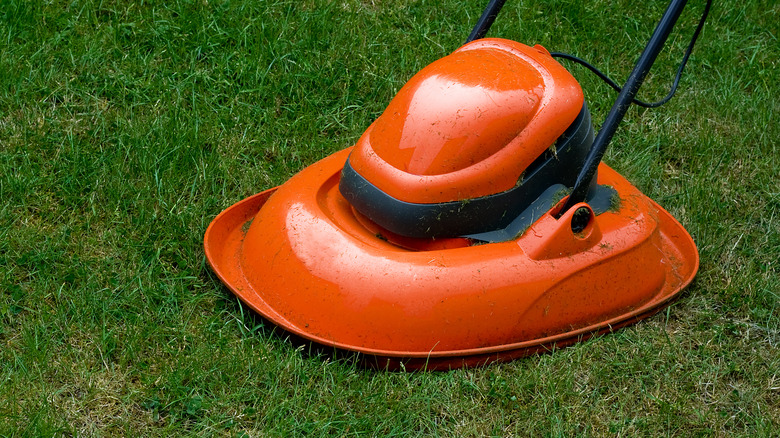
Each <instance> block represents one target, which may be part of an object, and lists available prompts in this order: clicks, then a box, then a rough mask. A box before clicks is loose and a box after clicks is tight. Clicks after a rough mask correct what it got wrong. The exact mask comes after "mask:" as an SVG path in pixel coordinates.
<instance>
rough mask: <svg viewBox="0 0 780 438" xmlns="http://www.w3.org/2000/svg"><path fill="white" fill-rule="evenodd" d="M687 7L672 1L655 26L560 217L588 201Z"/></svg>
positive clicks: (490, 12)
mask: <svg viewBox="0 0 780 438" xmlns="http://www.w3.org/2000/svg"><path fill="white" fill-rule="evenodd" d="M505 1H506V0H490V2H489V3H488V5H487V7H486V8H485V10H484V12H482V16H481V17H480V18H479V21H477V24H476V26H474V29H473V30H472V31H471V34H470V35H469V37H468V39H467V40H466V42H467V43H468V42H471V41H474V40H475V39H479V38H482V37H484V36H485V34H486V33H487V31H488V30H489V29H490V26H492V25H493V22H494V21H495V20H496V16H497V15H498V13H499V11H501V8H502V7H503V6H504V2H505ZM687 3H688V0H671V2H670V3H669V6H668V7H667V8H666V12H664V15H663V17H661V21H660V22H659V23H658V25H657V26H656V28H655V31H653V35H652V36H651V37H650V41H649V42H648V43H647V46H645V49H644V50H643V51H642V55H641V56H640V57H639V60H638V61H637V63H636V65H635V66H634V70H633V71H632V72H631V74H630V75H629V76H628V80H626V83H625V85H623V88H622V90H621V91H620V94H619V95H618V97H617V99H616V100H615V103H614V104H613V105H612V109H611V110H610V111H609V114H608V115H607V118H606V119H605V120H604V123H603V124H602V125H601V129H599V132H598V134H596V139H595V140H594V141H593V145H592V146H591V148H590V151H589V152H588V155H587V157H585V161H584V162H583V165H582V168H581V169H580V172H579V174H578V175H577V180H576V181H575V183H574V187H573V188H572V192H571V194H570V195H569V197H568V198H567V199H566V202H565V203H564V205H563V208H562V209H561V210H560V212H559V217H560V215H563V214H564V213H565V212H566V211H567V210H568V209H569V208H571V207H572V206H574V205H575V204H578V203H580V202H583V201H584V200H585V198H586V197H587V195H588V190H589V188H590V185H591V182H592V180H593V178H594V177H595V176H596V172H597V170H598V167H599V163H601V159H602V158H603V157H604V153H605V152H606V150H607V146H608V145H609V142H610V141H611V140H612V137H613V136H614V135H615V132H616V131H617V128H618V125H619V124H620V122H621V121H622V120H623V117H624V116H625V115H626V111H628V107H629V106H631V102H632V101H633V100H634V97H636V94H637V92H638V91H639V87H640V86H642V82H644V80H645V77H646V76H647V74H648V73H649V72H650V68H651V67H652V66H653V63H655V59H656V58H657V57H658V54H659V53H660V52H661V49H663V46H664V44H665V43H666V40H667V39H668V38H669V34H670V33H671V32H672V29H673V28H674V25H675V24H676V23H677V20H678V19H679V18H680V14H681V13H682V10H683V8H685V5H686V4H687Z"/></svg>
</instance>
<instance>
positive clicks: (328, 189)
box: [205, 149, 699, 369]
mask: <svg viewBox="0 0 780 438" xmlns="http://www.w3.org/2000/svg"><path fill="white" fill-rule="evenodd" d="M349 152H350V149H347V150H344V151H341V152H339V153H336V154H334V155H332V156H330V157H328V158H326V159H324V160H322V161H320V162H318V163H316V164H314V165H312V166H310V167H309V168H307V169H305V170H303V171H302V172H301V173H299V174H298V175H296V176H295V177H293V178H292V179H291V180H290V181H288V182H287V183H285V184H284V185H283V186H281V187H279V188H277V189H271V190H268V191H265V192H262V193H259V194H257V195H255V196H253V197H250V198H247V199H245V200H243V201H241V202H239V203H237V204H235V205H234V206H232V207H230V208H229V209H227V210H226V211H224V212H223V213H222V214H220V215H219V216H218V217H217V218H216V219H215V220H214V221H213V222H212V224H211V225H210V226H209V228H208V230H207V232H206V236H205V249H206V256H207V258H208V260H209V263H210V264H211V266H212V268H213V269H214V271H215V272H216V273H217V274H218V275H219V277H220V278H221V279H222V281H223V282H224V283H225V284H226V285H227V286H228V287H229V288H230V289H231V290H232V291H233V292H234V293H235V294H236V295H237V296H238V297H239V298H241V300H242V301H244V302H245V303H246V304H247V305H249V306H250V307H252V308H253V309H254V310H256V311H257V312H258V313H260V314H261V315H263V316H264V317H266V318H268V319H269V320H271V321H272V322H274V323H275V324H277V325H279V326H280V327H282V328H284V329H285V330H288V331H290V332H292V333H295V334H297V335H300V336H302V337H304V338H306V339H309V340H312V341H315V342H318V343H321V344H324V345H329V346H334V347H338V348H341V349H345V350H349V351H357V352H362V353H364V354H365V355H366V356H365V357H366V358H367V361H368V362H371V363H372V364H373V365H376V366H380V367H384V366H390V367H397V366H399V364H400V363H401V362H403V363H404V364H405V366H406V368H407V369H410V368H416V367H426V368H428V369H435V368H443V369H446V368H450V367H460V366H473V365H479V364H483V363H486V362H491V361H497V360H498V361H502V360H510V359H513V358H516V357H519V356H522V355H527V354H530V353H534V352H538V351H543V350H545V349H548V348H551V347H552V346H553V345H555V346H558V347H560V346H564V345H567V344H570V343H573V342H576V341H578V340H581V339H583V338H585V337H588V336H590V335H592V334H594V333H599V332H605V331H610V330H613V329H615V328H617V327H620V326H623V325H626V324H631V323H634V322H636V321H637V320H639V319H641V318H643V317H646V316H648V315H650V314H652V313H654V312H656V311H658V310H659V309H660V308H662V307H663V306H664V305H666V304H668V303H669V301H670V300H671V299H672V298H673V297H675V296H676V295H677V294H678V293H680V291H681V290H682V289H683V288H684V287H685V286H687V285H688V284H689V283H690V281H691V280H692V279H693V277H694V275H695V273H696V271H697V269H698V260H699V258H698V253H697V251H696V247H695V245H694V243H693V240H692V239H691V237H690V236H689V235H688V233H687V232H686V231H685V229H683V227H682V226H681V225H680V224H679V223H677V221H675V220H674V218H672V217H671V215H669V214H668V213H667V212H666V211H664V210H663V209H662V208H661V207H659V206H658V205H657V204H655V203H654V202H653V201H652V200H650V199H649V198H647V197H646V196H644V195H643V194H642V193H640V192H639V191H638V190H637V189H636V188H635V187H633V186H632V185H631V184H630V183H628V182H627V181H626V180H625V179H624V178H622V177H621V176H620V175H619V174H617V173H616V172H615V171H613V170H612V169H610V168H609V167H607V166H606V165H603V164H602V165H601V167H600V168H599V183H600V184H608V185H610V186H612V187H614V188H615V189H616V190H617V191H618V193H619V196H620V198H621V201H620V203H619V204H620V205H619V208H618V209H617V210H616V211H612V212H606V213H603V214H601V215H599V216H597V217H595V218H592V220H591V221H590V223H589V224H588V226H587V227H586V228H585V230H584V231H582V232H581V233H573V232H572V231H571V225H570V221H571V215H572V214H573V212H574V210H575V209H571V210H570V211H569V212H567V213H566V214H564V215H563V216H562V217H561V218H560V219H555V218H554V217H553V216H552V215H550V214H549V213H548V214H547V215H545V216H543V217H542V218H541V219H539V220H538V221H537V222H536V223H535V224H533V225H532V226H531V228H530V229H528V230H527V231H526V232H525V233H523V234H522V235H521V236H520V237H518V238H517V239H515V240H512V241H508V242H502V243H492V244H481V245H474V246H468V242H467V241H465V240H463V239H452V240H450V241H446V240H445V241H442V240H440V241H437V242H436V244H434V245H428V246H426V245H418V244H416V243H414V242H395V243H393V239H392V238H388V237H386V236H383V235H381V233H378V232H377V229H376V227H375V226H374V227H372V226H370V224H368V225H367V223H366V219H365V218H361V217H359V216H357V215H356V213H355V212H354V211H353V209H352V207H351V206H350V205H349V204H348V203H347V202H346V201H345V200H344V199H343V197H342V196H341V194H340V193H339V191H338V187H337V186H338V178H339V173H340V170H341V168H342V166H343V164H344V162H345V160H346V158H347V155H348V154H349ZM580 206H585V207H587V206H586V205H585V204H581V205H580ZM412 248H414V249H412Z"/></svg>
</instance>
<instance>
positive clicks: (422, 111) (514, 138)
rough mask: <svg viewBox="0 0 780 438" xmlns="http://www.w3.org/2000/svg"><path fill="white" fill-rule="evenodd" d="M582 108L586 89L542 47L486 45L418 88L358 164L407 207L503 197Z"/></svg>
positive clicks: (399, 99)
mask: <svg viewBox="0 0 780 438" xmlns="http://www.w3.org/2000/svg"><path fill="white" fill-rule="evenodd" d="M475 66H477V67H476V68H475ZM582 104H583V94H582V90H581V89H580V86H579V84H578V83H577V81H576V80H575V79H574V77H572V76H571V74H570V73H569V72H568V71H566V70H565V69H564V68H563V67H562V66H561V65H560V64H558V63H557V62H556V61H555V60H554V59H553V58H552V57H551V56H550V55H549V53H548V52H547V51H546V50H545V49H544V48H542V47H541V46H536V47H529V46H526V45H523V44H520V43H516V42H514V41H509V40H502V39H481V40H477V41H474V42H472V43H469V44H466V45H465V46H463V47H461V48H460V49H458V50H456V51H455V52H454V53H452V54H451V55H449V56H446V57H444V58H442V59H439V60H437V61H435V62H433V63H432V64H430V65H429V66H427V67H425V68H424V69H423V70H421V71H420V72H419V73H417V74H416V75H415V76H414V77H413V78H412V79H411V80H409V82H407V83H406V85H404V87H403V88H401V90H400V91H399V92H398V94H397V95H396V97H395V98H394V99H393V100H392V101H391V102H390V105H389V106H388V107H387V109H386V110H385V112H384V113H383V114H382V115H381V116H380V117H379V118H378V119H377V120H376V121H375V122H374V123H373V124H372V125H371V127H369V128H368V130H366V132H365V133H364V134H363V136H362V137H361V138H360V140H359V141H358V142H357V144H356V146H355V151H354V153H353V154H352V157H351V158H350V163H351V165H352V167H353V168H354V169H355V170H356V171H357V172H358V173H360V174H361V175H363V176H364V177H367V178H369V181H371V183H372V184H374V185H376V186H377V187H378V188H379V189H381V190H382V191H384V192H385V193H387V194H389V195H390V196H392V197H394V198H396V199H399V200H402V201H406V202H413V203H439V202H447V201H457V200H463V199H472V198H476V197H480V196H485V195H490V194H494V193H498V192H502V191H505V190H508V189H510V188H512V187H513V186H514V185H515V184H516V183H517V181H518V179H519V178H520V176H521V174H522V173H523V171H524V170H525V169H526V168H527V167H528V165H529V164H530V163H531V162H532V161H533V160H535V159H536V158H537V157H538V156H539V155H541V154H542V152H544V151H545V150H546V149H547V148H549V147H550V146H551V145H552V144H553V143H555V140H556V139H557V138H558V137H559V136H560V135H561V134H562V133H563V132H564V130H566V128H567V127H569V125H570V124H571V123H572V121H573V120H574V119H575V118H576V117H577V114H578V113H579V111H580V109H581V108H582Z"/></svg>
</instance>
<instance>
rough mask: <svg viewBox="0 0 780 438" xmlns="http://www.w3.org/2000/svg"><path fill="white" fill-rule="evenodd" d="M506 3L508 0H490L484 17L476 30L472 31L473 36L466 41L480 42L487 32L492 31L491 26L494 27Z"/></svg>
mask: <svg viewBox="0 0 780 438" xmlns="http://www.w3.org/2000/svg"><path fill="white" fill-rule="evenodd" d="M505 2H506V0H490V3H488V5H487V7H486V8H485V10H484V11H483V12H482V16H481V17H479V21H477V25H476V26H474V29H472V30H471V34H470V35H469V37H468V39H467V40H466V42H467V43H470V42H472V41H474V40H478V39H480V38H482V37H484V36H485V34H486V33H487V31H488V30H489V29H490V26H492V25H493V22H494V21H496V16H497V15H498V13H499V12H500V11H501V8H502V7H504V3H505Z"/></svg>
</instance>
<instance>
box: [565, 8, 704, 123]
mask: <svg viewBox="0 0 780 438" xmlns="http://www.w3.org/2000/svg"><path fill="white" fill-rule="evenodd" d="M710 5H712V0H707V4H706V5H705V6H704V12H703V13H702V16H701V19H700V20H699V25H698V26H696V30H695V31H694V32H693V37H691V42H690V43H689V44H688V48H687V49H686V50H685V55H684V56H683V60H682V62H681V63H680V66H679V67H678V68H677V74H676V75H675V77H674V83H673V84H672V89H671V90H669V94H667V95H666V97H664V98H663V99H661V100H659V101H658V102H645V101H643V100H639V99H632V100H631V103H633V104H634V105H639V106H641V107H643V108H658V107H659V106H661V105H663V104H665V103H666V102H669V100H670V99H671V98H672V96H674V93H675V92H676V91H677V86H678V85H679V84H680V77H682V72H683V69H684V68H685V64H687V63H688V58H689V57H690V56H691V52H692V51H693V46H694V44H696V39H697V38H699V33H701V30H702V28H703V27H704V22H705V21H706V20H707V15H708V14H709V12H710ZM550 55H552V56H553V57H554V58H561V59H566V60H569V61H573V62H576V63H577V64H580V65H582V66H584V67H586V68H587V69H588V70H590V71H592V72H593V73H595V74H596V76H598V77H599V78H601V79H602V80H603V81H604V82H606V83H607V84H608V85H609V86H610V87H612V88H613V89H614V90H615V91H617V92H618V93H619V92H620V91H621V90H622V88H620V86H619V85H618V84H616V83H615V81H613V80H612V79H610V78H609V76H607V75H606V74H604V73H603V72H602V71H601V70H599V69H598V68H596V67H594V66H593V65H592V64H590V63H588V62H587V61H585V60H583V59H582V58H578V57H576V56H574V55H570V54H568V53H562V52H551V53H550Z"/></svg>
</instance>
